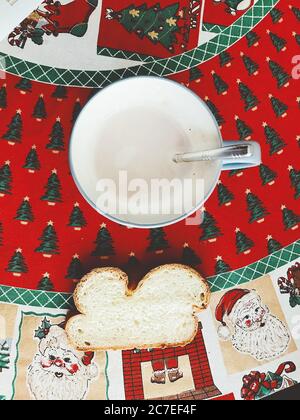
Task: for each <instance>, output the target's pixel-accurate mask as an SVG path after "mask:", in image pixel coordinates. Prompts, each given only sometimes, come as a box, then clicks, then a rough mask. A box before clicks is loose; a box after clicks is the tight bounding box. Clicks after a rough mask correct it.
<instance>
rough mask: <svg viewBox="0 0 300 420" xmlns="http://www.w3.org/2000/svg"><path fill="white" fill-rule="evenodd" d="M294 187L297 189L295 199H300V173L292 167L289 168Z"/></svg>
mask: <svg viewBox="0 0 300 420" xmlns="http://www.w3.org/2000/svg"><path fill="white" fill-rule="evenodd" d="M288 170H289V173H290V180H291V184H292V187H293V188H295V199H298V198H300V171H297V170H296V169H294V168H293V167H292V166H291V165H290V166H289V167H288Z"/></svg>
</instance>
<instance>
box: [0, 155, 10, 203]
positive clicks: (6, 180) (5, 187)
mask: <svg viewBox="0 0 300 420" xmlns="http://www.w3.org/2000/svg"><path fill="white" fill-rule="evenodd" d="M11 184H12V173H11V169H10V161H9V160H7V161H6V162H5V163H4V165H3V166H1V168H0V197H3V196H4V195H5V194H11V189H12V186H11Z"/></svg>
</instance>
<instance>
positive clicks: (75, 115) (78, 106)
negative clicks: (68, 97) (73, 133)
mask: <svg viewBox="0 0 300 420" xmlns="http://www.w3.org/2000/svg"><path fill="white" fill-rule="evenodd" d="M81 111H82V106H81V103H80V99H79V98H77V100H76V102H75V105H74V108H73V112H72V121H71V122H72V124H75V122H76V120H77V118H78V116H79V114H80V112H81Z"/></svg>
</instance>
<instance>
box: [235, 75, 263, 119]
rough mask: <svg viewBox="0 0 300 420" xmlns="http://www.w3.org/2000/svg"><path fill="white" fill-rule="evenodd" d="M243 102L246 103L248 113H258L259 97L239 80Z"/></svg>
mask: <svg viewBox="0 0 300 420" xmlns="http://www.w3.org/2000/svg"><path fill="white" fill-rule="evenodd" d="M237 83H238V86H239V91H240V95H241V98H242V100H243V101H244V102H245V110H246V111H250V110H252V111H256V110H257V105H258V104H259V101H258V99H257V97H256V96H255V95H254V94H253V93H252V92H251V90H250V89H249V87H248V86H247V85H245V84H244V83H242V82H241V81H240V80H239V79H238V81H237Z"/></svg>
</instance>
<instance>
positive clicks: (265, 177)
mask: <svg viewBox="0 0 300 420" xmlns="http://www.w3.org/2000/svg"><path fill="white" fill-rule="evenodd" d="M259 175H260V177H261V180H262V184H263V185H267V184H268V185H273V184H275V180H276V178H277V177H278V175H277V173H276V172H275V171H273V170H272V169H270V168H269V167H268V166H266V165H264V164H261V165H260V167H259Z"/></svg>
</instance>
